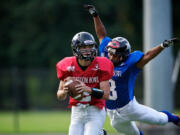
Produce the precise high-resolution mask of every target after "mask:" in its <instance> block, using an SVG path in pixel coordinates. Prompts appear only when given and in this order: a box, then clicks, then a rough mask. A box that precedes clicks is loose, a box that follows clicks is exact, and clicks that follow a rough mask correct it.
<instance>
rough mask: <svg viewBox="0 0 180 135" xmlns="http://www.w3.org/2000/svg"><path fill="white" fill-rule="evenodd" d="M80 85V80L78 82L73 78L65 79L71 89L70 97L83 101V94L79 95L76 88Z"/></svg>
mask: <svg viewBox="0 0 180 135" xmlns="http://www.w3.org/2000/svg"><path fill="white" fill-rule="evenodd" d="M78 84H80V82H79V81H78V80H76V79H75V78H73V77H67V78H66V79H65V85H66V86H67V87H68V89H69V92H68V94H69V96H71V97H72V98H74V99H75V100H81V99H82V98H83V93H80V94H79V93H77V91H76V90H75V86H76V85H78Z"/></svg>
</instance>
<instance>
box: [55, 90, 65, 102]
mask: <svg viewBox="0 0 180 135" xmlns="http://www.w3.org/2000/svg"><path fill="white" fill-rule="evenodd" d="M66 97H67V93H66V92H64V91H63V90H58V91H57V98H58V99H59V100H65V99H66Z"/></svg>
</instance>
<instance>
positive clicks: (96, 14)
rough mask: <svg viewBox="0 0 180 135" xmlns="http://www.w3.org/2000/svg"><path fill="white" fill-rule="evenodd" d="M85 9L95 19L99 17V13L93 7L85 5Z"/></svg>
mask: <svg viewBox="0 0 180 135" xmlns="http://www.w3.org/2000/svg"><path fill="white" fill-rule="evenodd" d="M84 8H86V9H87V10H88V11H89V13H90V14H91V15H92V16H93V17H97V16H98V12H97V10H96V8H95V7H94V6H93V5H87V4H86V5H84Z"/></svg>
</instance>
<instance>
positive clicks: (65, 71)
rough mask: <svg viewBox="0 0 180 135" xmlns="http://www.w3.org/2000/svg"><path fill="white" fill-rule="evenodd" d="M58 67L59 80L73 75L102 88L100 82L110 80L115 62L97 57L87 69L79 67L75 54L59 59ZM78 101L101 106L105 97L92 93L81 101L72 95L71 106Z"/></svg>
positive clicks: (89, 84)
mask: <svg viewBox="0 0 180 135" xmlns="http://www.w3.org/2000/svg"><path fill="white" fill-rule="evenodd" d="M56 68H57V76H58V78H59V80H64V79H65V78H66V77H68V76H71V77H75V78H76V79H78V80H80V81H82V82H84V83H85V84H86V85H87V86H89V87H91V88H100V82H102V81H106V80H109V79H111V78H112V76H113V64H112V63H111V61H110V60H108V59H107V58H105V57H95V58H94V60H93V61H92V62H91V63H90V65H89V66H88V67H87V69H86V70H85V71H83V70H82V69H81V68H80V67H79V65H78V63H77V59H76V57H75V56H73V57H66V58H64V59H63V60H61V61H59V62H58V63H57V65H56ZM78 103H81V104H89V105H95V106H97V107H99V108H103V106H105V100H104V99H97V98H94V97H92V96H90V95H89V96H87V97H85V98H83V99H82V100H80V101H77V100H75V99H73V98H72V97H70V100H69V106H70V107H72V106H73V105H77V104H78Z"/></svg>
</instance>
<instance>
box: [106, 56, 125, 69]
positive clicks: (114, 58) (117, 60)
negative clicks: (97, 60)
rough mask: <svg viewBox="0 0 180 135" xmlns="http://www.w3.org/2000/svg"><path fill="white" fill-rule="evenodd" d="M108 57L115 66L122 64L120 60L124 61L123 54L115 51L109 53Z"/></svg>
mask: <svg viewBox="0 0 180 135" xmlns="http://www.w3.org/2000/svg"><path fill="white" fill-rule="evenodd" d="M108 58H109V60H111V61H112V63H113V64H114V66H118V65H119V64H120V61H122V59H123V58H122V56H119V55H116V54H113V53H108Z"/></svg>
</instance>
